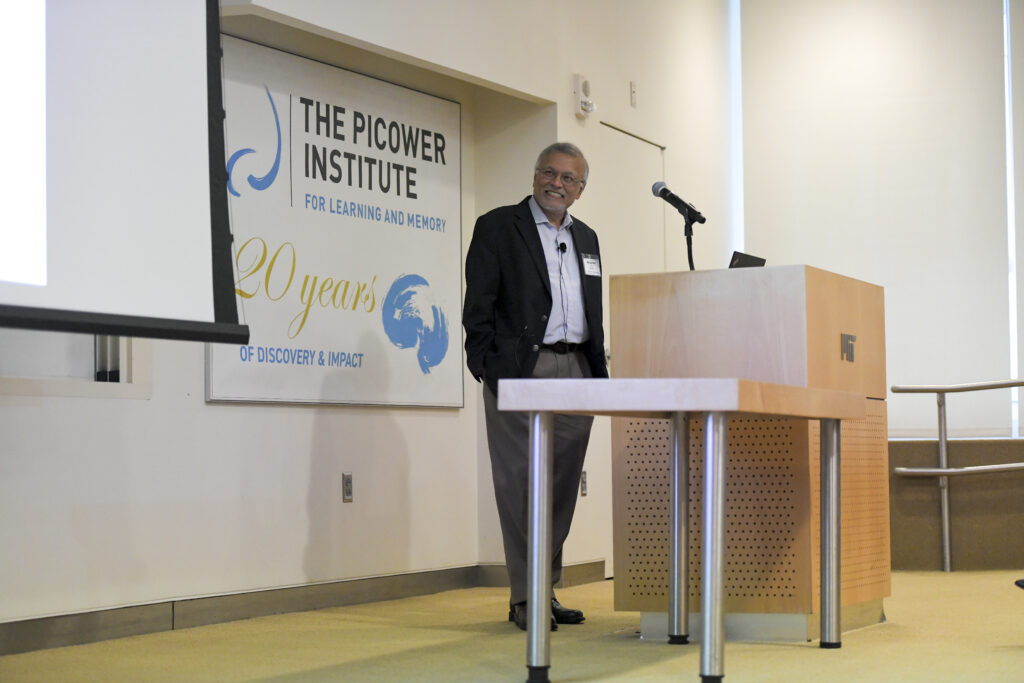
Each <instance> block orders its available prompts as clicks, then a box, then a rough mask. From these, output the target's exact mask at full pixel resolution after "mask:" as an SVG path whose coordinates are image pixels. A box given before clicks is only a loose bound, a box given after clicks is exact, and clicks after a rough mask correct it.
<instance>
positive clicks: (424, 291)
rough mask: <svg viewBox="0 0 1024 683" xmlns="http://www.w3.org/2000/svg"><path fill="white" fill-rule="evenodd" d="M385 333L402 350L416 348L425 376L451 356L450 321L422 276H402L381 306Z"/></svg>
mask: <svg viewBox="0 0 1024 683" xmlns="http://www.w3.org/2000/svg"><path fill="white" fill-rule="evenodd" d="M381 319H382V322H383V324H384V331H385V332H386V333H387V335H388V339H390V340H391V343H392V344H394V345H395V346H397V347H398V348H400V349H411V348H413V347H416V358H417V359H418V360H419V363H420V369H421V370H422V371H423V374H425V375H426V374H429V373H430V368H432V367H434V366H436V365H437V364H439V363H440V362H441V361H442V360H444V356H445V354H446V353H448V318H447V317H446V316H445V314H444V311H442V310H441V309H440V308H439V307H438V306H437V305H436V304H435V303H433V301H432V298H431V296H430V283H428V282H427V281H426V279H425V278H424V277H423V276H421V275H400V276H399V277H398V279H397V280H395V281H394V282H393V283H392V284H391V288H390V289H389V290H388V293H387V296H385V297H384V303H383V304H382V305H381Z"/></svg>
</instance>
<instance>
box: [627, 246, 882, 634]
mask: <svg viewBox="0 0 1024 683" xmlns="http://www.w3.org/2000/svg"><path fill="white" fill-rule="evenodd" d="M610 286H611V297H610V298H611V302H610V305H611V308H610V312H611V328H610V343H611V349H612V359H611V364H610V369H611V374H612V376H613V377H740V378H745V379H750V380H755V381H759V382H773V383H778V384H789V385H795V386H801V387H813V388H818V389H835V390H841V391H851V392H856V393H860V394H863V395H865V396H867V397H868V398H867V399H865V403H866V405H865V414H866V416H867V417H866V418H865V419H863V420H847V421H844V422H843V424H842V430H841V448H842V462H841V473H842V474H841V477H842V526H841V537H842V557H841V596H842V605H843V612H842V614H843V628H844V629H847V628H854V627H858V626H863V625H867V624H870V623H877V622H878V621H880V620H881V618H882V599H883V598H884V597H886V596H888V595H889V594H890V559H889V490H888V488H889V487H888V441H887V430H886V408H885V396H886V384H885V332H884V328H885V322H884V301H883V292H882V288H881V287H878V286H875V285H871V284H868V283H865V282H861V281H858V280H853V279H851V278H847V277H843V276H840V275H836V274H834V273H829V272H826V271H823V270H819V269H816V268H812V267H809V266H777V267H770V268H743V269H733V270H717V271H697V272H683V273H656V274H650V275H624V276H613V277H612V278H611V283H610ZM689 431H690V444H689V454H690V457H689V475H690V487H689V490H690V501H689V518H690V523H689V534H690V535H689V538H690V547H689V553H688V556H689V567H690V578H689V581H688V585H689V587H690V600H689V605H690V606H691V610H696V609H699V605H700V595H699V592H698V591H699V587H700V585H701V575H702V572H701V524H700V514H701V508H702V499H701V496H702V494H701V487H700V485H699V483H700V481H701V478H702V476H703V469H702V468H703V462H702V453H703V451H702V447H703V443H704V434H703V425H702V424H701V421H700V420H691V423H690V428H689ZM727 440H728V452H729V460H728V463H727V484H726V526H727V530H728V534H727V539H728V540H727V545H726V560H725V609H726V612H727V613H728V615H727V617H726V630H727V633H728V634H729V636H730V637H735V638H740V639H746V638H750V639H790V640H791V639H814V638H817V637H818V628H819V622H818V614H819V612H820V605H819V593H820V571H819V568H820V550H819V548H820V544H819V533H820V532H819V529H820V505H819V499H820V497H819V494H820V491H819V488H820V486H819V481H820V478H819V456H818V453H819V428H818V424H817V422H815V421H812V422H810V423H808V422H807V421H805V420H795V419H786V418H758V417H749V418H740V419H734V420H732V421H730V425H729V429H728V435H727ZM669 446H670V425H669V423H668V421H666V420H651V419H638V418H637V419H635V418H625V417H620V418H613V420H612V469H613V504H614V563H615V608H616V609H618V610H625V611H639V612H644V613H645V615H644V619H645V623H644V628H645V629H646V628H647V627H648V617H651V618H652V619H651V623H652V624H653V623H656V621H657V615H658V614H659V613H664V612H665V610H666V605H667V604H668V583H669V582H668V575H669V561H668V555H669V538H670V520H671V515H670V511H669V506H670V501H671V489H670V483H671V482H670V481H669V478H670V477H669V471H670V467H669V457H670V452H669V451H670V448H669ZM691 623H693V624H695V625H699V623H698V621H697V620H696V619H694V618H691ZM652 628H653V629H654V630H655V631H656V630H657V628H658V627H657V626H652ZM693 630H694V629H693V628H691V632H692V631H693ZM646 635H647V634H646V633H645V636H646ZM698 637H699V635H698Z"/></svg>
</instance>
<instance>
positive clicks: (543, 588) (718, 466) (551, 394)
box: [498, 378, 865, 683]
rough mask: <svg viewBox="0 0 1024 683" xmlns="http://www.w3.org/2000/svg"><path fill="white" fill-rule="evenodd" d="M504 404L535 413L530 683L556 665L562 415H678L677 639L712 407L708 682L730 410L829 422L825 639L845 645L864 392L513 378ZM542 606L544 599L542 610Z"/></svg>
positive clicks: (716, 656)
mask: <svg viewBox="0 0 1024 683" xmlns="http://www.w3.org/2000/svg"><path fill="white" fill-rule="evenodd" d="M498 408H499V409H500V410H513V411H521V412H528V413H530V445H529V449H530V453H529V457H530V474H529V539H528V553H527V606H528V608H527V638H526V666H527V672H528V678H527V681H528V683H535V682H538V681H547V680H548V670H549V669H550V666H551V634H550V632H549V624H550V620H551V604H550V601H549V600H548V597H549V591H550V587H551V504H552V494H551V476H552V475H551V472H552V446H553V441H552V425H553V414H554V413H580V414H586V415H612V416H622V417H646V418H666V419H670V420H671V421H672V539H671V546H670V552H669V564H670V566H669V642H670V643H674V644H682V643H686V642H688V640H689V638H688V634H687V632H686V631H687V614H688V611H689V610H688V606H687V595H688V586H687V581H688V567H687V556H686V547H687V534H688V529H687V526H686V523H685V520H686V505H687V497H688V480H687V462H686V452H687V446H688V442H689V434H688V427H687V424H688V416H689V415H690V414H691V413H701V414H704V415H705V420H706V424H705V432H704V434H705V444H704V458H705V463H704V482H703V485H704V515H703V524H704V526H703V533H704V548H703V556H702V558H703V563H704V571H703V577H702V581H703V583H702V595H701V620H702V626H703V634H704V635H703V638H702V641H701V654H700V677H701V680H702V681H721V680H722V677H723V676H724V675H725V666H724V662H725V656H724V655H725V614H724V609H723V601H724V590H723V589H724V564H725V462H726V430H727V424H728V416H729V415H734V414H753V415H764V416H780V417H799V418H806V419H819V420H821V641H820V643H821V647H823V648H838V647H840V646H841V644H842V643H841V636H840V629H839V624H840V602H839V570H840V564H839V557H840V556H839V548H840V542H839V509H840V488H839V466H840V443H839V442H840V421H841V420H844V419H860V418H863V417H864V412H865V406H864V396H863V395H862V394H855V393H850V392H844V391H833V390H828V389H816V388H809V387H797V386H789V385H783V384H771V383H767V382H755V381H752V380H745V379H737V378H722V379H719V378H690V379H664V378H651V379H515V380H505V379H503V380H500V381H499V382H498ZM537 605H542V606H544V607H543V609H540V610H538V609H536V606H537Z"/></svg>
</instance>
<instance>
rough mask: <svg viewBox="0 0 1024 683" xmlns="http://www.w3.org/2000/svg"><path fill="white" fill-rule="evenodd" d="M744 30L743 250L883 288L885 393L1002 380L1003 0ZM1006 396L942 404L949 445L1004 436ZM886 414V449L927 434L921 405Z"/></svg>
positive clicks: (898, 7) (772, 17) (1005, 360)
mask: <svg viewBox="0 0 1024 683" xmlns="http://www.w3.org/2000/svg"><path fill="white" fill-rule="evenodd" d="M742 17H743V95H744V141H745V169H746V225H747V246H748V248H749V250H750V251H751V252H752V253H755V254H758V255H760V256H764V257H767V258H768V259H769V261H770V262H771V263H776V264H780V263H810V264H812V265H816V266H819V267H822V268H825V269H828V270H833V271H835V272H839V273H842V274H845V275H849V276H851V277H855V278H859V279H863V280H866V281H868V282H872V283H875V284H878V285H882V286H883V287H885V307H886V342H887V343H886V354H887V370H888V383H889V384H890V385H893V384H953V383H962V382H980V381H985V380H999V379H1007V378H1009V376H1010V374H1009V373H1010V343H1009V308H1008V285H1007V282H1008V279H1007V262H1008V258H1007V237H1006V232H1007V227H1006V166H1005V142H1004V140H1005V135H1004V113H1003V112H1004V106H1003V101H1004V96H1003V61H1002V60H1003V44H1002V1H1001V0H972V1H970V2H965V1H960V0H945V1H943V0H829V1H828V2H821V1H820V0H744V1H743V12H742ZM1020 49H1024V45H1022V46H1020V47H1019V49H1018V51H1019V50H1020ZM1021 89H1022V90H1024V88H1021ZM1019 134H1024V133H1019ZM1019 172H1020V171H1019V170H1018V173H1019ZM1008 398H1009V392H1008V391H989V392H981V393H972V394H957V395H951V396H950V397H949V399H948V402H947V410H948V415H949V430H950V434H951V435H959V436H963V435H970V436H993V435H1004V436H1006V435H1009V433H1010V418H1011V412H1010V405H1009V400H1008ZM888 403H889V426H890V430H889V433H890V435H893V436H930V437H934V436H935V435H936V430H937V426H936V425H937V422H936V408H935V397H934V395H924V394H922V395H905V394H902V395H892V394H891V395H890V396H889V401H888Z"/></svg>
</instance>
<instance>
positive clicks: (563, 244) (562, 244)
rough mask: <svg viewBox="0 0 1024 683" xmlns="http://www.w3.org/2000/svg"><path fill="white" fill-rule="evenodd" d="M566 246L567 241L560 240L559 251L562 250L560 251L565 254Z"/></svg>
mask: <svg viewBox="0 0 1024 683" xmlns="http://www.w3.org/2000/svg"><path fill="white" fill-rule="evenodd" d="M565 248H566V247H565V242H559V243H558V251H560V252H562V253H563V254H564V253H565Z"/></svg>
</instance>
